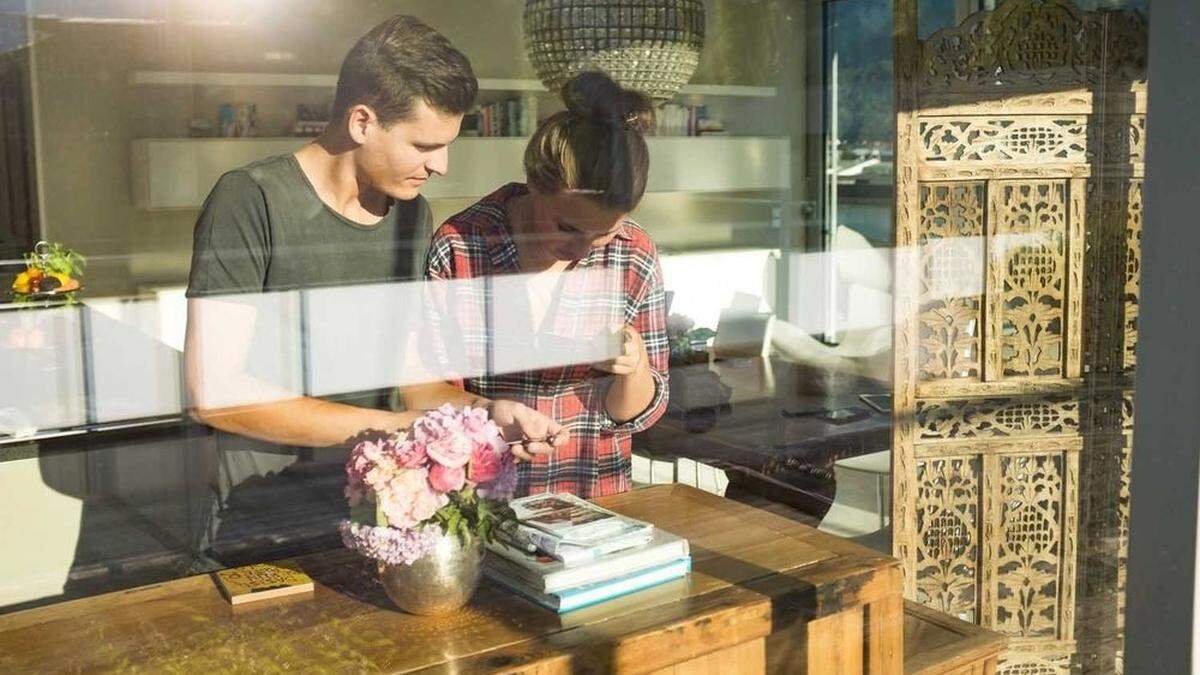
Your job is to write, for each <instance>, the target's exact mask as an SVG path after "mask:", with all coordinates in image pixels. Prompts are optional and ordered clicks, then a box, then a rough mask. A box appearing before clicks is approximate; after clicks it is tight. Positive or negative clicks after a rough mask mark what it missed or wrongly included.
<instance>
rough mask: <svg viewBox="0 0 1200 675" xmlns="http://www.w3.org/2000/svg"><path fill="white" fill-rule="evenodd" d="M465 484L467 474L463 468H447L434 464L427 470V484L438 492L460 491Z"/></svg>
mask: <svg viewBox="0 0 1200 675" xmlns="http://www.w3.org/2000/svg"><path fill="white" fill-rule="evenodd" d="M466 482H467V472H466V470H465V469H463V467H461V466H456V467H448V466H442V465H441V464H434V465H433V466H432V467H430V468H429V484H430V485H432V486H433V489H434V490H437V491H438V492H451V491H453V490H460V489H462V486H463V485H464V484H465V483H466Z"/></svg>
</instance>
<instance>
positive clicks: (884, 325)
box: [771, 225, 892, 382]
mask: <svg viewBox="0 0 1200 675" xmlns="http://www.w3.org/2000/svg"><path fill="white" fill-rule="evenodd" d="M834 241H835V244H834V249H833V252H832V253H825V254H823V255H824V256H825V257H826V259H825V260H824V261H823V262H822V264H823V265H832V267H833V270H832V276H833V279H834V288H835V291H836V297H837V302H836V305H835V307H834V308H833V311H837V313H838V316H837V324H838V326H839V331H838V336H837V337H838V343H837V344H836V345H831V344H826V343H824V342H821V341H820V340H818V339H817V338H815V337H813V336H812V335H811V334H810V332H809V330H810V329H814V328H816V327H815V326H811V327H810V326H804V325H797V324H795V323H791V322H785V321H778V320H777V321H776V322H775V326H774V329H773V332H772V336H771V346H772V347H773V348H774V349H775V351H776V352H777V353H778V354H779V355H780V356H782V357H784V358H787V359H788V360H791V361H796V362H800V363H808V364H810V365H813V366H818V367H821V368H826V369H828V370H831V371H837V372H842V373H851V374H854V375H858V376H862V377H869V378H873V379H875V380H879V381H880V382H889V381H891V379H892V378H891V358H892V351H891V350H892V308H891V305H892V295H891V294H892V263H891V260H890V257H889V251H888V250H887V249H880V248H875V247H873V246H871V244H870V242H868V241H867V240H866V238H865V237H863V236H862V234H860V233H859V232H857V231H856V230H852V229H850V228H848V227H846V226H844V225H843V226H839V227H838V229H837V237H836V238H835V240H834ZM804 318H805V317H801V320H802V321H803V319H804Z"/></svg>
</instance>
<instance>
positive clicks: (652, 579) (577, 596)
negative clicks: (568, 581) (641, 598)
mask: <svg viewBox="0 0 1200 675" xmlns="http://www.w3.org/2000/svg"><path fill="white" fill-rule="evenodd" d="M691 570H692V559H691V558H690V557H687V558H682V559H680V560H677V561H675V562H673V563H669V564H666V565H663V566H662V567H659V568H657V569H653V570H649V571H647V572H644V573H641V574H638V575H636V576H629V577H625V578H623V579H619V580H616V581H614V582H613V583H610V584H603V585H598V586H595V587H588V588H584V589H580V590H578V591H575V592H571V591H566V592H562V593H556V594H554V595H556V596H557V597H558V612H559V613H560V614H561V613H563V612H569V611H571V610H574V609H582V608H584V607H587V606H589V605H594V604H596V603H598V602H604V601H605V600H612V599H613V598H619V597H621V596H622V595H629V594H630V593H634V592H637V591H640V590H644V589H647V588H650V587H652V586H657V585H659V584H664V583H666V582H668V581H672V580H675V579H678V578H680V577H683V576H686V575H687V573H688V572H690V571H691Z"/></svg>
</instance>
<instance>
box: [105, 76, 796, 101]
mask: <svg viewBox="0 0 1200 675" xmlns="http://www.w3.org/2000/svg"><path fill="white" fill-rule="evenodd" d="M128 81H129V84H132V85H145V86H198V87H323V88H329V89H332V88H333V87H335V86H337V75H322V74H319V73H204V72H193V71H190V70H137V71H134V72H132V73H130V74H129V78H128ZM479 88H480V90H482V91H546V87H545V86H543V85H542V83H541V82H540V81H538V80H521V79H509V80H505V79H488V78H481V79H480V80H479ZM679 93H681V94H685V95H690V96H734V97H754V98H770V97H772V96H775V95H776V93H777V92H776V89H775V87H751V86H741V85H724V84H689V85H686V86H684V87H683V89H681V90H680V92H679Z"/></svg>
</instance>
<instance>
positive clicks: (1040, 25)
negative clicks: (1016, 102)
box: [919, 0, 1146, 92]
mask: <svg viewBox="0 0 1200 675" xmlns="http://www.w3.org/2000/svg"><path fill="white" fill-rule="evenodd" d="M1145 48H1146V23H1145V18H1144V17H1143V16H1142V15H1141V14H1138V13H1136V12H1086V13H1081V12H1080V11H1079V10H1078V9H1077V8H1076V7H1075V5H1074V4H1073V3H1071V2H1070V0H1009V1H1008V2H1005V3H1004V4H1002V5H1000V6H999V7H998V8H997V9H995V10H984V11H980V12H976V13H975V14H973V15H971V16H970V17H968V18H967V19H966V20H965V21H963V22H962V23H961V24H960V25H958V26H955V27H952V28H943V29H941V30H939V31H937V32H936V33H934V34H933V35H932V36H930V37H929V39H928V40H926V41H925V43H924V49H923V52H922V55H921V67H920V71H919V72H920V74H919V83H920V85H921V87H922V89H926V90H933V91H946V90H973V91H979V92H983V91H986V90H988V89H1005V90H1007V89H1025V90H1028V89H1043V88H1048V87H1055V88H1063V87H1078V86H1081V85H1090V84H1095V83H1097V82H1099V81H1104V80H1108V81H1112V80H1115V81H1119V82H1133V81H1137V80H1140V79H1141V78H1143V77H1144V73H1145V70H1146V56H1145V54H1146V52H1145Z"/></svg>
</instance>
